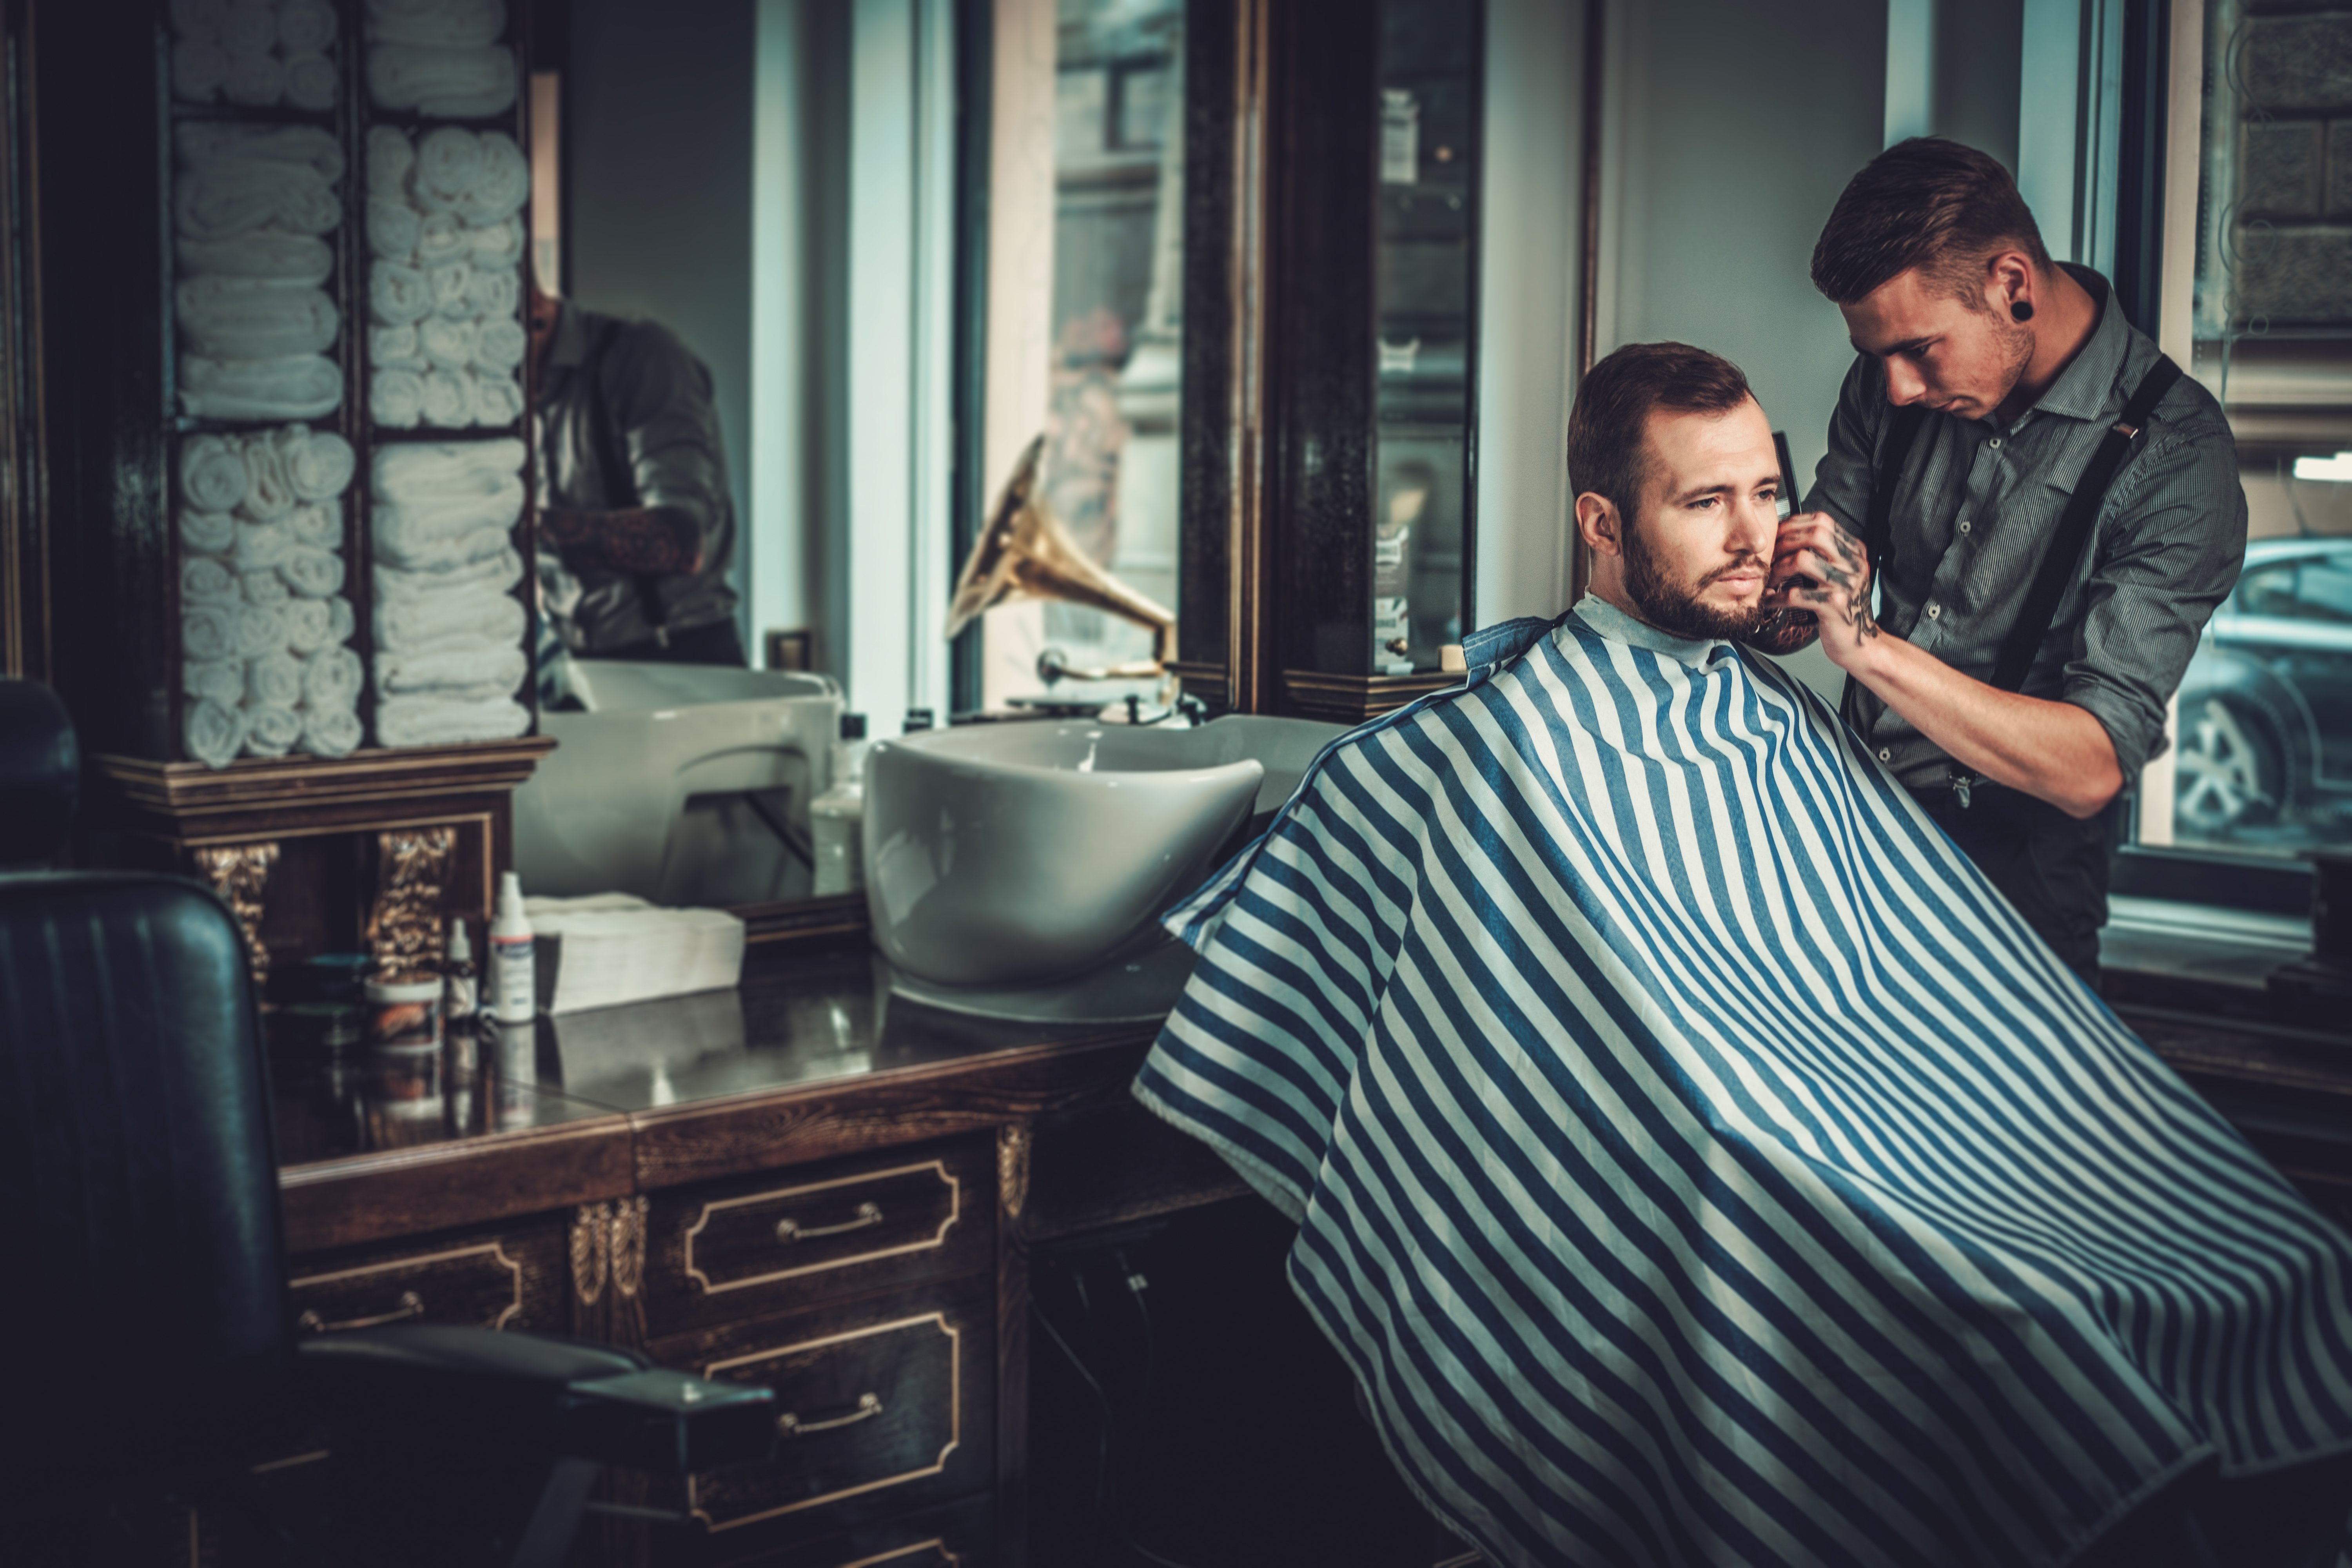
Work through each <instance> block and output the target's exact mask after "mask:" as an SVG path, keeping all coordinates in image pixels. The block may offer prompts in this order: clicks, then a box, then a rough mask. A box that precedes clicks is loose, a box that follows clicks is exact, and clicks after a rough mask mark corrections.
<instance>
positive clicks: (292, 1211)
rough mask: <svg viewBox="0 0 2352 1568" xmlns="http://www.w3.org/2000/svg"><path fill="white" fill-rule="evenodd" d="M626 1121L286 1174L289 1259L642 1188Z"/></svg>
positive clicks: (283, 1200)
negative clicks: (633, 1159)
mask: <svg viewBox="0 0 2352 1568" xmlns="http://www.w3.org/2000/svg"><path fill="white" fill-rule="evenodd" d="M634 1177H635V1171H634V1169H633V1167H632V1162H631V1160H630V1157H629V1123H628V1119H627V1118H626V1117H625V1116H622V1115H620V1114H619V1113H618V1112H615V1113H614V1114H613V1115H611V1116H604V1117H597V1118H594V1119H593V1120H589V1121H575V1122H571V1123H569V1124H567V1125H564V1126H562V1127H553V1128H546V1129H534V1130H531V1131H515V1132H499V1133H494V1134H491V1135H490V1136H488V1137H485V1138H474V1139H467V1140H465V1141H463V1142H454V1143H436V1144H432V1145H429V1146H426V1147H424V1148H417V1149H394V1150H386V1151H384V1152H382V1153H376V1154H360V1155H355V1156H352V1157H351V1158H348V1159H341V1160H330V1161H322V1162H320V1163H318V1164H315V1165H289V1166H288V1167H286V1168H285V1169H284V1170H282V1171H280V1172H279V1173H278V1201H279V1205H280V1207H281V1209H282V1211H283V1213H284V1215H285V1221H286V1252H287V1256H289V1257H299V1256H301V1255H302V1254H304V1253H310V1252H325V1251H329V1250H331V1249H332V1248H335V1247H353V1246H358V1245H360V1244H362V1243H363V1242H373V1241H383V1240H388V1239H391V1238H394V1237H404V1236H417V1235H423V1234H425V1233H427V1232H431V1231H436V1230H446V1229H450V1228H452V1227H455V1226H467V1225H481V1224H488V1223H489V1222H491V1221H494V1220H502V1219H512V1218H515V1217H517V1216H520V1215H531V1214H540V1213H543V1212H547V1211H550V1210H558V1209H572V1208H574V1207H577V1206H578V1205H582V1204H593V1203H600V1202H602V1201H604V1200H605V1199H607V1198H621V1197H627V1196H628V1195H629V1194H631V1193H632V1192H634V1191H635V1182H634Z"/></svg>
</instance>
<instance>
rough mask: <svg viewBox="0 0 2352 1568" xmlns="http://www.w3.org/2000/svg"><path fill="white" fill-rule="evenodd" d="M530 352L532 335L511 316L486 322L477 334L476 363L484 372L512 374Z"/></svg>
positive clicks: (475, 346)
mask: <svg viewBox="0 0 2352 1568" xmlns="http://www.w3.org/2000/svg"><path fill="white" fill-rule="evenodd" d="M527 353H530V333H529V332H526V331H523V326H522V323H521V322H520V321H516V320H514V319H513V318H512V317H510V316H499V317H497V318H495V319H493V320H490V321H484V322H483V323H482V330H481V331H479V332H478V333H477V334H475V339H474V363H476V364H478V365H479V366H481V367H482V368H483V369H484V370H497V371H509V372H511V371H512V370H513V369H514V368H515V367H516V366H517V365H520V363H522V362H523V356H524V355H525V354H527Z"/></svg>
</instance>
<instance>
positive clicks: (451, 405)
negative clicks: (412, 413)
mask: <svg viewBox="0 0 2352 1568" xmlns="http://www.w3.org/2000/svg"><path fill="white" fill-rule="evenodd" d="M422 379H423V383H424V386H425V424H427V425H431V426H436V427H438V428H440V429H444V430H462V429H464V428H465V427H466V426H468V425H471V424H472V423H473V422H474V384H473V383H472V381H470V380H469V379H468V378H467V376H466V374H464V373H463V372H462V371H446V370H439V369H435V370H428V371H426V372H425V374H424V376H423V378H422Z"/></svg>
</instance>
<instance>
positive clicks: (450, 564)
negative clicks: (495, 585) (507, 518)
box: [375, 507, 514, 588]
mask: <svg viewBox="0 0 2352 1568" xmlns="http://www.w3.org/2000/svg"><path fill="white" fill-rule="evenodd" d="M385 512H389V513H392V514H394V516H393V522H394V526H392V527H390V528H384V527H379V528H378V529H377V530H376V536H375V558H376V561H377V562H378V563H379V565H380V566H381V567H388V568H393V569H396V570H399V571H400V572H402V573H403V574H404V575H406V576H408V577H411V578H412V579H414V580H415V586H417V587H418V588H423V587H425V586H426V585H427V584H428V583H429V582H430V581H431V580H434V579H438V578H443V577H445V576H446V575H448V574H454V573H456V572H457V571H459V570H462V569H464V568H467V567H470V566H472V565H473V564H474V563H477V562H479V561H485V560H488V559H490V558H491V557H494V556H497V555H499V554H501V553H503V552H505V551H506V550H508V549H509V547H510V546H511V545H512V543H513V542H514V525H513V523H512V522H507V523H497V522H482V523H477V524H474V525H471V526H467V527H463V528H456V529H450V530H446V531H443V530H439V529H436V528H433V527H429V526H427V527H415V528H412V527H409V526H407V525H408V523H409V521H410V520H411V517H412V514H410V513H408V512H405V511H403V510H401V509H399V508H397V507H387V508H384V509H382V511H380V512H379V514H378V515H379V516H382V515H383V513H385ZM424 521H425V522H427V523H428V524H429V523H432V522H436V521H438V520H437V519H429V518H428V519H425V520H424ZM455 581H456V580H455V579H454V578H452V579H451V582H450V584H449V585H455ZM499 585H500V586H501V587H506V586H510V584H499Z"/></svg>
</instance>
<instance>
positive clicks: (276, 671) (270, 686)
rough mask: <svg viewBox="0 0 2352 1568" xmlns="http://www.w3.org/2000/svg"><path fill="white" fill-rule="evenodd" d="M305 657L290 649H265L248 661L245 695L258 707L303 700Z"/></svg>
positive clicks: (284, 706)
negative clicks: (289, 650)
mask: <svg viewBox="0 0 2352 1568" xmlns="http://www.w3.org/2000/svg"><path fill="white" fill-rule="evenodd" d="M302 662H303V661H302V660H300V659H299V658H295V657H294V656H293V655H292V654H290V653H265V654H263V655H262V656H261V657H260V658H252V659H247V661H246V664H245V698H246V700H247V702H249V703H252V704H254V705H255V706H257V707H259V706H261V705H263V704H268V705H270V706H273V707H278V708H291V707H293V706H294V704H296V703H297V702H299V701H301V700H302Z"/></svg>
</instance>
